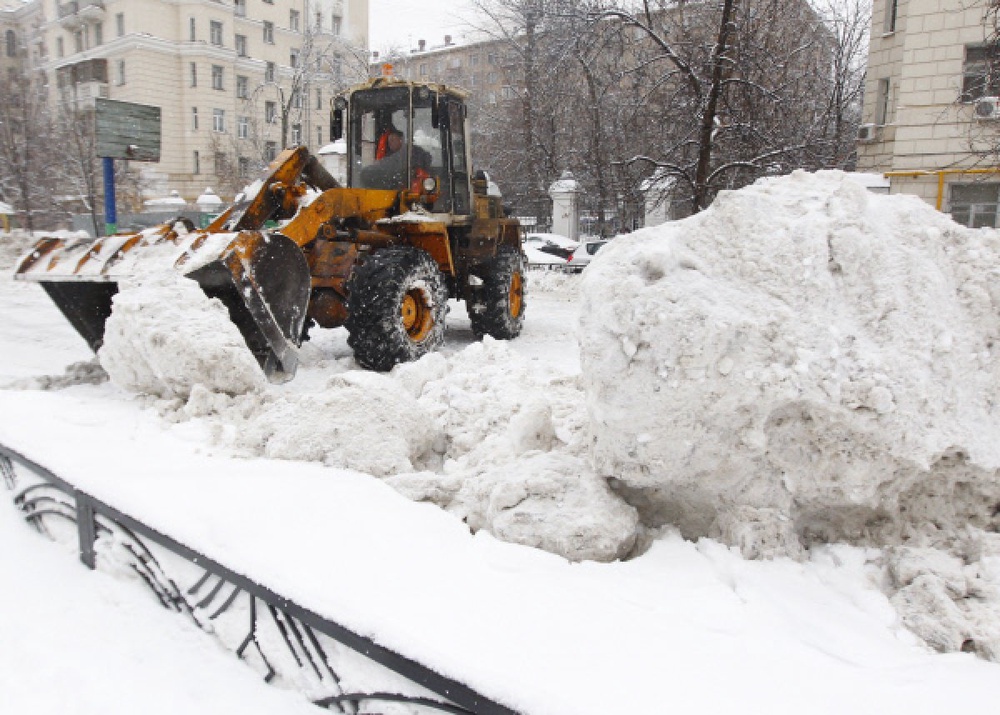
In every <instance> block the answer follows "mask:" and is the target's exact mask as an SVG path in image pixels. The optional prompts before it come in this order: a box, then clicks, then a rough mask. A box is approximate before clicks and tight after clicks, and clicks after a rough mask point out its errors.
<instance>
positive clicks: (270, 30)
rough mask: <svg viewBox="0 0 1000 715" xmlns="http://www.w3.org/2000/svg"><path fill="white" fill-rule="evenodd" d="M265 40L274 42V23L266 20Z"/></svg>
mask: <svg viewBox="0 0 1000 715" xmlns="http://www.w3.org/2000/svg"><path fill="white" fill-rule="evenodd" d="M264 42H266V43H267V44H269V45H273V44H274V23H273V22H268V21H267V20H264Z"/></svg>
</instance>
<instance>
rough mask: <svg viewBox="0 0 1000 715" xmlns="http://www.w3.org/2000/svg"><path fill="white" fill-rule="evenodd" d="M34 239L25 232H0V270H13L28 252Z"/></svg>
mask: <svg viewBox="0 0 1000 715" xmlns="http://www.w3.org/2000/svg"><path fill="white" fill-rule="evenodd" d="M33 243H34V239H33V238H32V237H31V234H30V233H28V232H27V231H20V230H14V231H11V232H10V233H4V232H2V231H0V268H2V269H4V270H5V271H7V270H13V268H14V266H15V264H17V262H18V261H19V260H20V259H21V257H22V256H23V255H24V254H25V253H27V252H28V249H29V248H31V245H32V244H33Z"/></svg>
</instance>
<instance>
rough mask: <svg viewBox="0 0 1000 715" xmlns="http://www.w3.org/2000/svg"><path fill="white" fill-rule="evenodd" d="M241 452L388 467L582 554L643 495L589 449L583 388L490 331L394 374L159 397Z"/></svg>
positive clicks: (615, 548)
mask: <svg viewBox="0 0 1000 715" xmlns="http://www.w3.org/2000/svg"><path fill="white" fill-rule="evenodd" d="M160 407H161V409H162V411H163V412H164V414H165V415H167V416H168V418H169V419H173V420H189V419H195V420H199V421H201V422H202V423H204V424H206V425H208V427H209V434H211V435H212V438H213V439H214V440H215V442H216V443H217V444H220V445H224V446H226V447H228V448H231V449H233V450H235V452H236V453H237V454H240V455H243V456H248V457H253V456H266V457H270V458H274V459H288V460H300V461H315V462H322V463H324V464H326V465H328V466H332V467H340V468H347V469H353V470H357V471H360V472H365V473H367V474H371V475H373V476H376V477H380V478H385V479H386V481H387V482H388V483H389V484H391V485H392V486H393V487H394V488H396V489H397V490H398V491H400V492H402V493H403V494H405V495H406V496H408V497H410V498H411V499H415V500H418V501H430V502H433V503H435V504H437V505H438V506H440V507H442V508H444V509H447V510H448V511H449V512H451V513H453V514H455V515H456V516H457V517H459V518H461V519H463V520H464V521H465V522H466V523H467V524H468V525H469V527H470V528H471V529H472V530H473V531H479V530H481V529H483V530H487V531H489V532H490V533H492V534H494V535H495V536H496V537H497V538H499V539H502V540H504V541H509V542H513V543H519V544H525V545H529V546H535V547H538V548H542V549H545V550H548V551H551V552H553V553H556V554H560V555H562V556H564V557H566V558H568V559H572V560H584V559H593V560H600V561H611V560H614V559H618V558H623V557H624V556H626V555H627V554H629V553H630V551H631V550H632V549H633V547H634V545H635V543H636V538H637V529H638V517H637V514H636V511H635V509H633V508H632V507H631V506H629V505H627V504H625V503H624V501H623V500H622V499H621V498H620V497H619V496H617V495H616V494H614V493H613V492H612V491H611V489H610V488H609V487H608V485H607V482H606V480H605V479H603V478H602V477H600V476H599V475H598V474H596V473H595V472H594V470H593V469H592V468H591V467H590V465H589V464H588V462H587V461H586V459H585V453H586V442H585V439H584V437H585V434H586V429H585V427H586V422H585V410H584V406H583V392H582V391H581V390H580V388H579V385H578V383H577V381H576V379H575V378H566V377H564V376H561V375H558V374H549V373H546V372H545V371H543V370H541V369H539V368H538V367H537V366H535V365H533V364H532V363H531V362H530V361H528V360H526V359H525V358H523V357H521V356H519V355H518V354H517V353H515V352H513V351H512V350H511V348H510V347H509V346H508V345H507V344H506V343H503V342H498V341H495V340H492V339H490V338H487V339H486V340H485V341H484V342H483V343H475V344H473V345H471V346H469V347H468V348H466V349H465V350H462V351H461V352H459V353H457V354H456V355H454V356H452V357H450V358H446V357H445V356H444V355H441V354H439V353H435V354H431V355H427V356H425V357H423V358H422V359H420V360H418V361H417V362H414V363H408V364H404V365H400V366H398V367H397V368H396V369H395V370H393V371H392V372H391V373H389V374H388V375H380V374H375V373H369V372H365V371H360V370H351V371H348V372H344V373H341V374H338V375H336V376H334V377H332V378H331V379H329V380H328V381H327V382H326V384H325V385H324V386H322V387H320V388H318V389H316V388H314V389H310V390H309V391H307V392H302V393H297V392H294V391H292V390H286V389H281V388H277V387H273V386H272V387H268V388H266V389H263V390H259V391H256V392H254V393H251V394H246V395H239V396H229V395H225V394H220V392H219V391H218V390H212V389H210V388H207V387H205V386H202V385H199V386H197V387H195V388H194V389H192V390H191V392H190V397H189V398H188V399H187V400H186V401H177V400H172V401H164V402H163V403H162V404H161V405H160Z"/></svg>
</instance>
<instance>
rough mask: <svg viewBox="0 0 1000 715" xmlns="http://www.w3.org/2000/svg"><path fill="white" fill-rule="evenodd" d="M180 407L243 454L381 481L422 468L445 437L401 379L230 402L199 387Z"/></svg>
mask: <svg viewBox="0 0 1000 715" xmlns="http://www.w3.org/2000/svg"><path fill="white" fill-rule="evenodd" d="M182 409H183V412H184V413H186V415H187V416H190V417H199V418H203V419H208V420H210V421H213V422H215V423H216V424H217V425H221V427H218V428H217V429H216V434H217V435H218V438H219V439H220V441H222V442H225V443H228V444H230V445H231V446H233V447H235V448H236V449H237V452H238V453H239V454H241V455H243V456H264V457H269V458H271V459H288V460H298V461H310V462H322V463H324V464H326V465H328V466H336V467H342V468H345V469H354V470H357V471H360V472H366V473H368V474H372V475H374V476H378V477H384V476H387V475H390V474H395V473H397V472H402V471H413V470H414V469H422V468H424V467H425V466H426V465H427V464H428V463H430V462H432V461H433V459H434V446H435V445H436V444H437V442H438V440H439V438H440V437H439V434H438V432H437V430H436V428H435V425H434V421H433V419H432V418H431V416H430V415H429V414H428V413H427V411H426V410H425V409H423V408H422V407H421V405H419V404H418V403H417V401H416V400H415V399H414V398H413V397H411V396H410V395H409V394H408V393H407V392H406V391H405V390H403V389H401V388H400V386H399V385H398V384H397V383H396V382H395V381H393V380H391V379H390V378H388V377H386V376H384V375H380V374H377V373H369V372H363V371H360V370H356V371H352V372H349V373H344V374H342V375H337V376H334V377H333V378H331V379H330V380H329V381H328V382H327V384H326V387H325V388H324V389H321V390H319V391H317V392H315V393H306V394H295V393H284V392H281V391H279V390H275V389H271V390H265V391H260V392H255V393H252V394H247V395H243V396H239V397H235V398H229V397H227V396H226V395H220V394H219V393H217V392H212V391H210V390H208V389H206V388H205V387H203V386H201V385H199V386H198V387H197V388H196V389H195V390H194V391H192V393H191V397H190V399H189V400H188V401H187V403H186V404H185V405H184V406H183V408H182Z"/></svg>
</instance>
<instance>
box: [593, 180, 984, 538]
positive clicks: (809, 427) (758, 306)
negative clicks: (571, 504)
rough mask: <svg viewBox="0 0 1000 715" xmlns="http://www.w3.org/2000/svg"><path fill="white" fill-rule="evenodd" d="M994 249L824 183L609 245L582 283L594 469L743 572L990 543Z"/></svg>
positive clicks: (740, 197)
mask: <svg viewBox="0 0 1000 715" xmlns="http://www.w3.org/2000/svg"><path fill="white" fill-rule="evenodd" d="M998 250H1000V240H998V234H997V232H995V231H972V230H968V229H965V228H962V227H960V226H958V225H956V224H954V223H953V222H951V221H950V219H948V218H947V217H946V216H944V215H942V214H940V213H938V212H936V211H935V210H933V209H932V208H931V207H929V206H927V205H926V204H924V203H923V202H921V201H920V200H918V199H916V198H914V197H903V196H892V197H889V196H877V195H873V194H871V193H869V192H867V191H865V190H864V188H863V187H862V186H860V185H859V184H857V183H855V182H854V181H852V180H851V179H850V178H849V175H846V174H842V173H839V172H821V173H819V174H807V173H804V172H796V173H794V174H792V175H790V176H787V177H782V178H779V179H771V180H764V181H761V182H758V183H757V184H755V185H753V186H751V187H748V188H746V189H744V190H741V191H737V192H725V193H723V194H721V195H720V196H719V197H718V199H717V200H716V202H715V203H714V204H713V206H712V207H711V209H710V210H708V211H706V212H705V213H703V214H701V215H699V216H696V217H693V218H691V219H688V220H685V221H681V222H678V223H676V224H670V225H666V226H663V227H657V228H655V229H650V230H646V231H642V232H639V233H637V234H633V235H632V236H626V237H622V238H621V239H616V240H615V241H614V242H613V244H612V245H610V246H608V248H607V249H605V251H602V252H601V255H600V256H599V259H598V260H596V261H595V262H594V263H593V264H592V266H591V268H590V270H588V271H587V272H585V273H584V275H583V283H584V288H583V290H584V294H585V295H584V306H583V310H582V316H583V318H582V328H581V361H582V364H583V374H584V375H585V377H586V379H587V391H588V410H589V413H590V415H591V418H592V421H593V424H592V433H593V458H594V463H595V466H596V467H597V470H598V472H599V473H601V474H605V475H608V476H613V477H615V478H616V480H617V483H618V486H619V491H620V493H622V494H624V495H626V496H627V498H628V499H629V501H631V502H632V503H633V504H635V505H637V506H638V507H639V509H640V511H641V512H642V514H643V518H644V520H645V521H647V522H648V523H651V524H662V523H675V524H677V525H678V526H679V527H680V528H681V530H682V532H683V533H684V534H685V535H686V536H687V537H689V538H697V537H700V536H712V537H717V538H720V539H722V540H724V541H725V542H727V543H729V544H734V545H738V546H740V547H741V548H742V550H743V551H744V553H745V554H747V555H771V554H783V553H789V554H795V553H796V552H797V551H798V549H799V548H800V545H801V544H805V545H808V544H809V543H812V542H815V541H840V540H844V541H849V542H854V543H872V542H874V543H879V544H896V543H901V542H902V540H903V539H905V538H907V537H909V536H912V535H913V534H914V533H917V532H921V531H935V530H945V531H949V532H954V531H956V530H957V529H959V528H960V527H963V526H964V525H967V524H968V525H972V526H974V527H978V528H980V529H988V530H989V529H995V528H996V526H997V522H998V518H997V515H996V511H997V505H998V504H1000V480H998V479H997V468H998V466H1000V440H998V436H1000V413H998V412H997V410H996V408H995V405H996V404H997V402H998V399H1000V394H998V391H997V386H998V384H1000V363H998V361H997V359H996V350H997V347H996V346H995V345H994V343H995V341H996V339H997V335H998V332H1000V317H998V316H1000V311H998V308H1000V305H998V303H1000V294H997V291H998V290H1000V289H998V288H997V286H998V285H1000V284H998V282H997V273H998V267H1000V260H998V259H1000V256H998Z"/></svg>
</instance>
